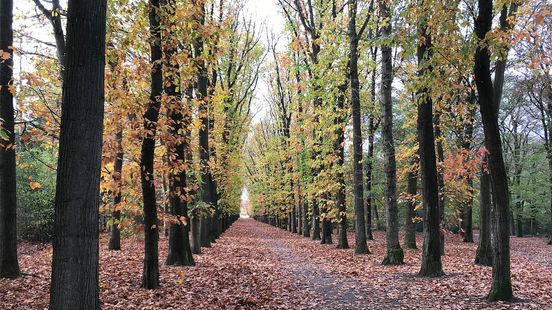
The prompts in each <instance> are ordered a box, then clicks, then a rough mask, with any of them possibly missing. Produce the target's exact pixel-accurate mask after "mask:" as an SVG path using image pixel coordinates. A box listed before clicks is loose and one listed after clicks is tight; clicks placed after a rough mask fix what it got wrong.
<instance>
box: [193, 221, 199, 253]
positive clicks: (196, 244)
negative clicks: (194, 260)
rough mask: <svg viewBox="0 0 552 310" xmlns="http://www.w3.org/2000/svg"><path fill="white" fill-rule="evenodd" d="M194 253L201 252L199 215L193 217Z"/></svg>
mask: <svg viewBox="0 0 552 310" xmlns="http://www.w3.org/2000/svg"><path fill="white" fill-rule="evenodd" d="M191 221H192V224H191V225H192V253H194V254H201V224H200V223H201V222H200V220H199V218H198V217H197V216H194V217H192V219H191Z"/></svg>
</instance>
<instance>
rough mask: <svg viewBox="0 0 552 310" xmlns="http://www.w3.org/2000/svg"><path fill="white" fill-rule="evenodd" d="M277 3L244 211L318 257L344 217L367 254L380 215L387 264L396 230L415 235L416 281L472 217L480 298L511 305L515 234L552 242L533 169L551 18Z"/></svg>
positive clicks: (409, 239) (391, 5)
mask: <svg viewBox="0 0 552 310" xmlns="http://www.w3.org/2000/svg"><path fill="white" fill-rule="evenodd" d="M278 2H279V5H280V8H281V11H282V14H283V16H284V17H285V18H286V21H287V23H286V33H287V38H286V39H287V41H286V44H285V48H284V49H281V50H278V49H277V46H278V45H277V42H273V43H272V44H271V46H272V48H271V49H270V51H271V54H272V61H271V67H270V68H269V73H268V77H269V78H268V80H269V84H270V87H271V92H270V97H269V98H268V99H269V100H268V104H269V110H270V115H268V116H267V117H266V118H265V119H263V120H262V121H261V122H260V123H258V124H256V125H255V126H254V127H253V131H252V133H251V134H250V136H249V138H248V148H247V159H248V163H247V173H248V188H249V192H250V198H251V212H252V213H253V214H254V215H255V216H256V217H257V218H258V219H260V220H262V221H265V222H268V223H271V224H273V225H276V226H279V227H282V228H287V229H289V230H290V231H292V232H297V233H300V234H302V235H303V236H305V237H311V238H312V239H314V240H321V242H322V243H323V244H327V243H332V233H333V228H332V227H333V225H332V223H335V224H336V226H337V239H338V241H337V247H338V248H348V241H347V229H348V227H349V221H348V219H347V218H348V216H350V215H351V214H352V215H353V216H354V221H352V222H351V224H352V226H353V228H354V230H355V253H357V254H365V253H369V249H368V246H367V241H366V240H367V239H372V227H374V226H375V227H376V228H378V229H379V228H380V227H381V224H382V223H381V222H380V220H379V218H380V216H379V213H378V205H382V206H383V207H384V208H385V229H386V240H387V253H386V255H385V258H384V259H383V264H402V263H403V257H404V254H403V249H402V247H401V245H400V242H399V222H400V220H399V218H403V219H404V231H405V236H404V247H405V248H416V239H415V231H416V226H417V222H420V221H421V222H423V232H424V245H423V256H422V257H423V259H422V265H421V269H420V275H422V276H428V277H436V276H441V275H443V274H444V271H443V268H442V264H441V255H442V254H444V251H445V245H444V241H445V239H444V232H445V231H446V230H447V229H450V230H458V231H460V232H461V233H462V234H463V238H464V241H466V242H473V226H474V225H473V224H474V223H473V220H472V217H473V210H474V207H475V209H476V210H477V208H478V209H479V211H480V212H479V213H480V220H479V228H480V238H479V247H478V250H477V254H476V258H475V262H476V263H478V264H483V265H489V266H491V265H492V267H493V282H492V286H491V291H490V292H489V295H488V299H489V300H490V301H495V300H512V298H513V293H512V285H511V279H510V256H509V253H510V247H509V240H510V239H509V238H510V233H511V232H513V231H514V229H513V228H511V226H515V228H516V230H518V231H519V234H518V235H520V236H521V235H522V234H523V225H524V222H530V223H531V225H535V226H536V225H537V224H538V225H540V231H552V220H551V218H550V216H551V215H552V200H551V199H552V188H551V186H552V182H550V181H551V179H550V177H549V176H552V167H551V169H550V170H549V171H548V176H546V175H543V173H542V169H538V168H536V167H537V166H539V164H540V163H542V161H543V160H544V159H545V158H547V162H548V163H550V162H551V159H552V156H550V152H549V149H550V148H549V137H550V120H551V118H550V113H551V111H552V109H551V107H552V106H551V104H552V101H551V100H550V99H551V98H550V94H551V93H552V90H551V88H550V65H551V62H550V59H551V58H550V57H551V55H552V54H551V52H552V50H551V49H550V47H551V46H550V42H549V41H550V40H549V39H547V38H549V35H550V31H551V30H552V29H550V24H551V20H550V11H551V7H550V4H549V3H546V2H545V1H523V2H522V1H500V2H496V3H493V1H492V0H479V1H468V2H465V1H464V2H461V1H455V2H453V3H450V2H444V1H434V0H423V1H395V2H392V1H386V0H383V1H373V0H365V1H358V0H353V1H338V0H328V1H301V0H279V1H278ZM510 68H511V69H510ZM505 85H506V87H505ZM503 97H504V99H505V100H504V99H503ZM503 101H506V102H505V104H503V105H502V104H501V103H502V102H503ZM478 111H479V113H477V112H478ZM525 111H531V113H530V114H529V115H530V116H524V113H525ZM378 129H379V130H378ZM378 141H379V142H380V143H377V144H376V143H375V142H378ZM366 144H367V146H365V145H366ZM397 149H398V151H397ZM539 155H540V156H539ZM531 156H534V157H533V158H532V161H531V162H527V161H526V160H528V159H529V158H531ZM535 168H536V169H535ZM537 172H538V173H537ZM418 180H421V186H420V188H419V189H418V184H417V183H418ZM525 182H526V183H527V184H523V183H525ZM477 183H479V185H480V190H479V191H478V190H477V188H476V187H477V186H476V185H477ZM543 188H547V190H543ZM478 192H479V195H480V201H479V202H478V201H477V199H475V197H476V195H477V193H478ZM380 196H381V197H382V198H381V199H379V197H380ZM399 202H403V204H404V210H399V208H398V203H399ZM349 205H350V206H352V207H351V208H347V206H349ZM400 214H403V216H400V217H399V215H400ZM513 215H515V218H516V221H515V223H514V221H513V220H512V219H513V218H514V216H513ZM374 217H375V221H374ZM537 219H538V221H537ZM374 222H375V223H374ZM536 230H537V229H533V230H532V231H533V232H535V231H536ZM491 239H492V240H491ZM491 241H492V242H491Z"/></svg>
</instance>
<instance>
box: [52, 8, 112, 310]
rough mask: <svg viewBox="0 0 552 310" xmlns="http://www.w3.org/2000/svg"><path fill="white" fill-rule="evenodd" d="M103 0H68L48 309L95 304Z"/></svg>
mask: <svg viewBox="0 0 552 310" xmlns="http://www.w3.org/2000/svg"><path fill="white" fill-rule="evenodd" d="M106 6H107V4H106V1H105V0H103V1H75V0H70V1H69V5H68V10H67V54H66V57H67V58H66V61H67V63H66V68H65V78H64V79H63V81H64V82H63V100H62V115H61V132H60V142H59V159H58V170H57V184H56V197H55V215H54V235H55V237H54V240H53V258H52V283H51V288H50V309H99V307H100V304H99V303H100V300H99V287H98V269H99V268H98V261H99V241H98V234H99V231H98V216H99V214H98V209H99V204H100V195H99V193H100V172H101V156H102V132H103V115H104V71H105V32H106Z"/></svg>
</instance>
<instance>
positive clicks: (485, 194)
mask: <svg viewBox="0 0 552 310" xmlns="http://www.w3.org/2000/svg"><path fill="white" fill-rule="evenodd" d="M479 197H480V198H479V199H480V200H479V244H478V246H477V251H476V252H475V253H476V254H475V263H476V264H478V265H483V266H492V264H493V253H492V248H491V203H492V202H491V177H490V176H489V171H488V167H487V160H486V157H485V161H484V167H483V168H482V169H481V178H480V188H479Z"/></svg>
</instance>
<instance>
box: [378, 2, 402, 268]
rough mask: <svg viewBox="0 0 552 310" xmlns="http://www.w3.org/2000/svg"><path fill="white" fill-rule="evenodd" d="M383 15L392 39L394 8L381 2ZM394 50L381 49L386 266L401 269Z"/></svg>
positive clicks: (387, 34)
mask: <svg viewBox="0 0 552 310" xmlns="http://www.w3.org/2000/svg"><path fill="white" fill-rule="evenodd" d="M380 5H381V15H382V19H383V20H388V22H387V24H386V25H385V26H383V27H382V37H384V38H389V37H390V36H391V31H392V29H391V27H392V25H391V22H390V18H391V7H390V4H389V3H387V1H382V2H381V3H380ZM392 61H393V60H392V49H391V46H390V45H388V44H383V45H382V47H381V63H382V67H381V93H382V107H381V111H382V127H381V133H382V139H383V152H384V170H385V183H386V184H385V203H386V206H387V207H386V209H385V210H386V212H385V215H386V220H387V231H386V232H387V253H386V255H385V258H384V259H383V264H384V265H399V264H402V263H403V260H404V252H403V250H402V248H401V245H400V243H399V216H398V208H397V164H396V161H395V141H394V140H393V98H392V86H393V63H392Z"/></svg>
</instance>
